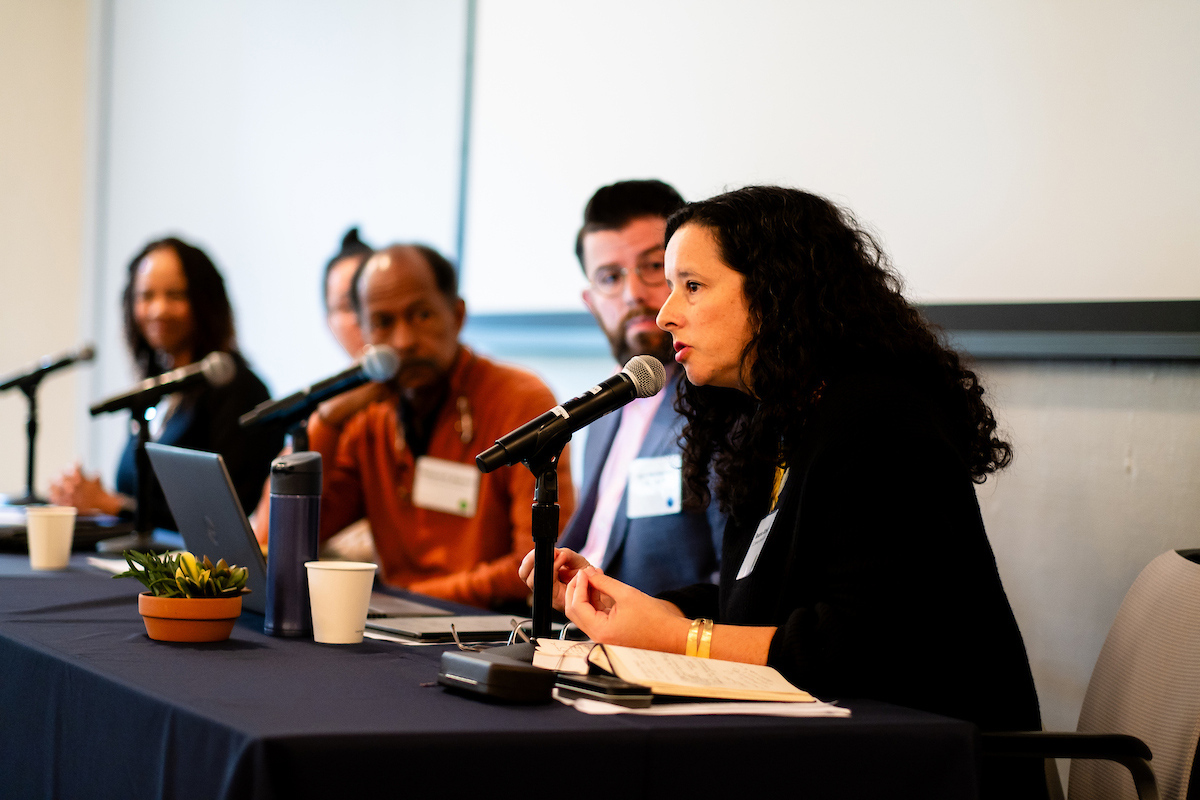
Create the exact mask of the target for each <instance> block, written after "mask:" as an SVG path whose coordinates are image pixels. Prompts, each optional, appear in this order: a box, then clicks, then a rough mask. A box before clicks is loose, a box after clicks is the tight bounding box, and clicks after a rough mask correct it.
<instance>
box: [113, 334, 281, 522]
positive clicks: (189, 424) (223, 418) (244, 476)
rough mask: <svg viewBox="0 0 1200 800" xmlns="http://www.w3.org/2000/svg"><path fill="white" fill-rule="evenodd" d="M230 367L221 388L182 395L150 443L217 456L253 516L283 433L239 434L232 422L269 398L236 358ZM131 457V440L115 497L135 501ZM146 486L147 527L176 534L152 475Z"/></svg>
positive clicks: (134, 444) (134, 466)
mask: <svg viewBox="0 0 1200 800" xmlns="http://www.w3.org/2000/svg"><path fill="white" fill-rule="evenodd" d="M234 361H235V362H236V364H237V372H236V373H235V374H234V377H233V380H232V381H230V382H229V383H228V384H226V385H225V386H220V387H214V386H209V385H203V386H200V387H198V388H196V389H193V390H191V391H189V392H187V394H186V395H185V396H184V398H183V400H182V401H180V405H179V407H178V408H177V409H176V410H175V413H174V414H172V415H171V418H170V419H168V420H167V424H166V426H165V427H164V428H163V431H162V435H161V436H159V437H158V439H156V440H155V441H157V442H158V443H159V444H169V445H174V446H176V447H187V448H190V449H192V450H204V451H207V452H210V453H220V454H221V456H222V458H224V460H225V466H226V468H227V469H228V470H229V477H230V479H231V480H232V481H233V487H234V489H235V490H236V491H237V495H238V499H239V500H241V502H242V508H243V509H250V510H253V509H254V506H255V504H256V503H257V502H258V497H259V495H260V494H261V493H262V487H263V481H265V480H266V479H267V475H268V474H269V473H270V471H271V461H272V460H273V459H274V458H275V456H276V455H278V454H279V450H280V448H281V447H283V432H282V431H281V430H267V429H264V428H263V427H262V426H259V427H257V428H250V429H248V430H243V429H242V428H241V427H239V426H238V417H240V416H241V415H242V414H244V413H246V412H247V411H249V410H250V409H252V408H254V407H255V406H256V405H258V404H259V403H261V402H262V401H264V400H267V399H269V398H270V396H271V393H270V392H269V391H267V387H266V386H265V385H264V384H263V382H262V381H261V380H259V379H258V376H257V375H255V374H254V373H253V372H251V371H250V367H249V366H247V365H246V362H245V360H244V359H242V357H241V356H239V355H237V354H234ZM136 452H137V436H136V435H135V434H131V435H130V437H129V442H128V443H127V444H126V445H125V451H124V452H123V453H122V454H121V460H120V462H118V464H117V491H118V492H121V493H123V494H127V495H130V496H132V497H136V496H137V472H138V471H137V463H136ZM151 480H153V481H154V486H153V488H152V490H151V495H150V501H151V503H150V506H151V507H150V514H149V517H148V521H149V524H150V525H152V526H154V527H155V528H166V529H168V530H178V528H177V527H176V525H175V518H174V517H172V516H171V509H170V508H169V507H168V506H167V500H166V498H165V497H164V496H163V491H162V487H160V486H159V485H158V479H157V478H155V477H154V476H153V475H152V476H151ZM247 513H248V512H247Z"/></svg>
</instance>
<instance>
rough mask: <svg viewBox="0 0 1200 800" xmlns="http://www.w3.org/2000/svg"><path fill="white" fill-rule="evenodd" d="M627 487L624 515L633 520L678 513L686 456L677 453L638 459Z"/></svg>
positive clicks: (681, 496) (680, 503) (632, 465)
mask: <svg viewBox="0 0 1200 800" xmlns="http://www.w3.org/2000/svg"><path fill="white" fill-rule="evenodd" d="M627 488H628V494H627V501H628V502H627V504H626V507H625V516H627V517H629V518H630V519H641V518H642V517H661V516H664V515H666V514H678V513H679V512H680V508H681V506H682V505H683V503H682V500H683V457H682V456H681V455H679V454H678V453H676V454H674V455H670V456H656V457H654V458H635V459H634V460H633V462H632V463H631V464H630V465H629V484H628V487H627Z"/></svg>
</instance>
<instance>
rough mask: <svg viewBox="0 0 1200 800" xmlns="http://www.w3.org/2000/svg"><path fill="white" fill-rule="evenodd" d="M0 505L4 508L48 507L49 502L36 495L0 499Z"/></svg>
mask: <svg viewBox="0 0 1200 800" xmlns="http://www.w3.org/2000/svg"><path fill="white" fill-rule="evenodd" d="M0 503H2V504H3V505H6V506H48V505H50V501H49V500H47V499H46V498H45V497H38V496H37V495H36V494H27V495H24V496H22V497H0Z"/></svg>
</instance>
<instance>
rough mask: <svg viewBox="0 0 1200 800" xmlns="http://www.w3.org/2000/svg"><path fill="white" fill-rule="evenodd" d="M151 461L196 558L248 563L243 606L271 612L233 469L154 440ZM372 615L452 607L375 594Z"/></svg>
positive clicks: (213, 456) (432, 612) (263, 567)
mask: <svg viewBox="0 0 1200 800" xmlns="http://www.w3.org/2000/svg"><path fill="white" fill-rule="evenodd" d="M146 454H147V455H148V456H149V457H150V465H151V466H152V467H153V468H154V474H155V475H157V476H158V482H159V485H161V486H162V490H163V494H164V495H166V498H167V505H168V506H170V507H171V514H173V515H174V517H175V524H177V525H178V526H179V533H180V534H181V535H182V536H183V542H184V544H186V545H187V548H188V550H189V551H191V552H192V553H194V554H195V555H197V556H204V555H206V554H207V555H209V556H210V558H211V557H212V554H217V555H218V556H219V557H220V558H224V559H225V561H226V562H228V563H230V564H237V565H239V566H243V567H245V568H246V569H247V570H248V572H249V574H248V575H247V576H246V586H248V587H249V588H250V593H249V594H247V595H243V596H242V607H243V608H246V609H248V610H250V611H256V612H258V613H259V614H265V613H266V611H267V606H266V603H267V562H266V559H264V558H263V555H262V550H261V549H259V546H258V540H257V539H256V538H255V537H254V530H253V529H252V528H251V527H250V521H249V520H248V519H246V513H245V512H244V511H243V510H242V504H241V502H240V501H239V500H238V497H237V492H236V491H234V488H233V481H232V480H230V478H229V470H227V469H226V468H225V461H224V459H222V458H221V456H220V454H219V453H206V452H204V451H201V450H189V449H187V448H183V447H172V446H170V445H165V444H157V443H154V442H150V443H148V444H147V445H146ZM368 613H369V614H370V616H372V617H395V616H416V617H421V616H438V617H441V616H450V615H451V614H453V612H452V611H446V610H445V609H442V608H438V607H436V606H431V605H427V604H425V603H421V602H417V601H415V600H409V599H407V598H403V597H396V596H394V595H390V594H385V593H383V592H372V593H371V607H370V611H369V612H368Z"/></svg>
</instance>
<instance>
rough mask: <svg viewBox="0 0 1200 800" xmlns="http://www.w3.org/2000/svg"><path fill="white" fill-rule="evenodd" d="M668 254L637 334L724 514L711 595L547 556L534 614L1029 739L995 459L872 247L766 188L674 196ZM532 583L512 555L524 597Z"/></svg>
mask: <svg viewBox="0 0 1200 800" xmlns="http://www.w3.org/2000/svg"><path fill="white" fill-rule="evenodd" d="M666 237H667V247H666V277H667V282H668V285H669V286H670V296H669V297H668V298H667V300H666V302H665V303H664V304H663V306H662V310H661V311H660V312H659V315H658V325H659V327H661V328H662V329H663V330H665V331H667V332H669V333H670V334H671V336H672V340H673V346H674V352H675V360H676V361H677V362H678V363H680V364H681V365H682V366H683V369H684V370H685V372H686V375H687V381H686V382H685V383H684V386H683V387H682V390H681V392H680V397H679V400H678V407H679V410H680V413H682V414H684V415H685V417H686V420H687V421H686V424H685V427H684V431H683V440H684V452H683V463H684V466H683V469H684V480H685V481H686V482H687V484H688V486H689V487H690V488H691V494H692V495H693V497H696V498H699V499H700V500H701V501H704V500H711V501H712V502H716V503H718V504H719V506H720V508H721V510H722V511H724V512H725V513H727V514H728V515H729V522H728V525H727V527H726V529H725V536H724V541H723V546H722V553H721V570H720V582H719V584H717V585H713V584H700V585H694V586H690V587H684V588H681V589H678V590H673V591H668V592H664V593H661V594H659V595H658V596H657V597H651V596H649V595H646V594H643V593H641V592H639V591H637V590H636V589H633V588H632V587H630V586H627V585H625V584H623V583H621V582H620V581H617V580H615V579H613V578H611V577H609V576H607V575H605V574H603V573H602V572H601V571H600V570H598V569H596V568H595V567H593V566H592V565H591V564H589V563H587V561H585V560H584V559H582V558H581V557H579V556H578V555H577V554H576V553H574V552H572V551H570V550H567V549H562V550H559V551H558V552H557V553H556V556H555V582H554V590H555V591H554V598H555V606H556V607H557V608H559V609H561V610H563V611H565V613H566V614H567V616H568V617H569V618H570V619H571V620H572V621H573V622H574V623H575V624H577V625H578V626H579V627H580V628H581V629H582V630H583V631H584V633H586V634H587V635H588V636H589V637H590V638H591V639H593V640H594V641H596V642H602V643H612V644H621V645H630V646H634V647H641V648H647V649H652V650H660V651H666V652H674V653H685V654H687V655H696V656H702V657H703V656H711V657H712V658H719V659H725V660H730V661H741V662H747V663H754V664H767V665H770V666H772V667H775V668H776V669H778V670H779V671H780V672H781V673H782V674H783V675H784V676H785V677H786V678H787V679H788V680H789V681H791V682H792V683H793V684H795V685H796V686H799V687H802V688H804V689H806V690H808V691H811V692H813V693H814V694H817V695H820V696H825V697H834V698H856V697H857V698H873V699H877V700H882V701H886V702H891V703H896V704H899V705H903V706H908V707H911V708H918V709H923V710H927V711H931V712H935V713H939V714H944V715H947V716H952V717H957V718H960V719H965V720H969V721H971V722H974V723H975V724H977V725H978V726H979V727H980V728H981V729H982V730H985V731H997V730H1037V729H1040V728H1041V721H1040V713H1039V709H1038V702H1037V694H1036V691H1035V689H1034V684H1033V678H1032V675H1031V672H1030V667H1029V660H1028V657H1027V655H1026V652H1025V646H1024V643H1023V641H1022V639H1021V633H1020V631H1019V630H1018V627H1017V623H1016V620H1015V618H1014V616H1013V613H1012V610H1011V608H1010V606H1009V603H1008V599H1007V597H1006V595H1005V593H1004V588H1003V586H1002V585H1001V581H1000V576H999V573H998V571H997V568H996V561H995V557H994V556H993V554H992V550H991V546H990V544H989V543H988V539H987V535H986V533H985V531H984V526H983V520H982V518H981V516H980V511H979V504H978V501H977V499H976V496H975V486H974V484H975V483H982V482H983V481H984V480H985V479H986V478H987V477H988V475H990V474H992V473H993V472H995V471H997V470H999V469H1001V468H1003V467H1005V466H1006V465H1007V464H1008V463H1009V461H1010V460H1011V458H1012V448H1011V447H1010V446H1009V444H1008V443H1007V442H1005V441H1004V440H1003V439H1002V438H1001V437H1000V436H998V435H997V432H996V427H997V426H996V420H995V417H994V415H993V413H992V411H991V409H990V408H989V406H988V404H987V401H986V398H985V394H984V390H983V387H982V386H981V385H980V382H979V379H978V377H977V376H976V375H975V373H974V372H972V371H971V370H970V369H968V368H967V366H965V365H964V364H963V362H962V360H961V358H960V357H959V356H958V355H957V354H956V353H955V352H954V351H953V350H951V349H950V348H948V347H947V346H946V345H945V344H944V343H943V342H942V340H941V339H940V337H939V335H938V334H937V332H936V331H935V330H933V329H932V328H931V327H930V326H929V325H928V324H927V323H926V322H925V321H924V319H922V317H921V314H920V312H919V311H918V310H917V309H916V308H914V307H913V306H912V305H911V304H909V303H908V302H907V301H906V300H905V299H904V297H903V296H902V294H901V286H900V279H899V278H898V276H897V275H896V274H895V273H894V272H893V271H892V269H891V267H890V265H889V263H888V259H887V258H886V256H885V255H884V253H883V251H882V250H881V248H880V247H879V245H878V244H877V242H876V241H875V239H874V238H873V237H872V236H871V235H870V234H869V233H868V232H867V231H866V230H864V229H863V227H862V226H861V225H859V224H858V223H857V222H856V221H855V219H854V217H853V216H852V215H851V214H850V213H849V212H847V211H845V210H843V209H840V208H838V207H837V206H835V205H833V204H832V203H830V202H829V201H827V200H825V199H823V198H821V197H818V196H816V195H813V194H809V193H806V192H802V191H798V190H795V189H786V188H781V187H772V186H752V187H747V188H744V189H740V190H737V191H733V192H729V193H726V194H722V195H718V196H716V197H713V198H711V199H709V200H704V201H701V202H697V203H691V204H689V205H687V206H685V207H684V208H683V209H681V210H680V211H678V212H677V213H676V214H674V215H673V216H672V217H671V218H670V220H669V222H668V224H667V232H666ZM710 475H711V478H712V479H714V483H713V485H715V490H714V491H713V493H712V495H713V496H711V497H710ZM532 566H533V558H532V553H531V554H530V556H529V557H527V558H526V559H525V561H524V562H523V563H522V566H521V570H520V574H521V576H522V577H523V578H525V579H526V580H527V581H528V582H529V584H530V585H531V586H532V581H533V575H532ZM983 788H984V792H983V795H984V796H985V797H1037V796H1039V795H1041V796H1044V794H1043V793H1044V791H1045V783H1044V776H1043V773H1042V765H1041V762H1040V761H1038V762H1036V763H1026V762H1024V761H1021V760H1013V761H1011V762H1010V763H1007V764H999V763H998V764H995V765H992V764H986V765H985V770H984V776H983Z"/></svg>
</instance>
